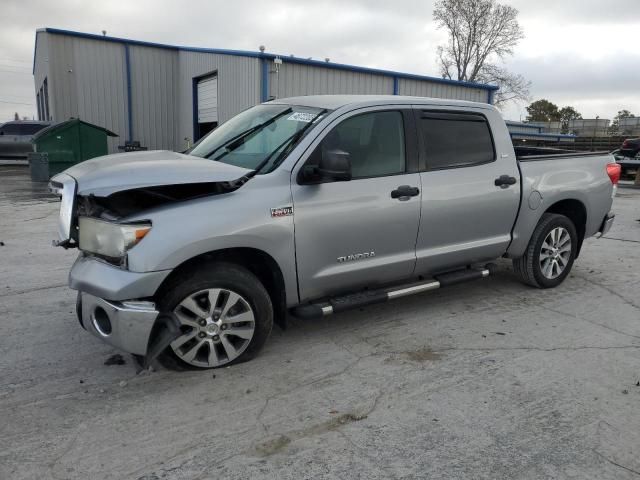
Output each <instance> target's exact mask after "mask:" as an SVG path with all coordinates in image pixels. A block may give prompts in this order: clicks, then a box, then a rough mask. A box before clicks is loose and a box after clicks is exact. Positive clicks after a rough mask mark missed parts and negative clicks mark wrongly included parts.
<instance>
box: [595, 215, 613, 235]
mask: <svg viewBox="0 0 640 480" xmlns="http://www.w3.org/2000/svg"><path fill="white" fill-rule="evenodd" d="M615 218H616V216H615V214H613V213H611V212H609V213H607V215H606V216H605V217H604V219H603V220H602V225H600V230H599V231H598V233H599V234H600V236H601V237H602V236H603V235H606V234H607V232H608V231H609V230H611V226H612V225H613V221H614V220H615Z"/></svg>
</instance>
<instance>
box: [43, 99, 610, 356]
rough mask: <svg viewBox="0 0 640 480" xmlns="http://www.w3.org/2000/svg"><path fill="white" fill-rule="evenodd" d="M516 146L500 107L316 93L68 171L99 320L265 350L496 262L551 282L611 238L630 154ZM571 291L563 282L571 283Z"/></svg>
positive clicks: (85, 306)
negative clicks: (584, 250) (326, 319)
mask: <svg viewBox="0 0 640 480" xmlns="http://www.w3.org/2000/svg"><path fill="white" fill-rule="evenodd" d="M613 161H614V160H613V157H612V156H611V155H609V154H602V153H584V152H580V153H560V154H545V155H541V154H540V153H539V152H534V154H531V152H529V154H525V155H518V156H516V153H515V152H514V149H513V146H512V143H511V137H510V136H509V132H508V130H507V127H506V125H505V123H504V120H503V119H502V116H501V115H500V113H499V112H498V110H496V109H495V108H494V107H492V106H491V105H486V104H480V103H471V102H462V101H455V100H439V99H430V98H416V97H400V96H357V95H354V96H340V95H337V96H307V97H298V98H288V99H287V98H285V99H278V100H275V101H273V102H269V103H266V104H262V105H258V106H256V107H253V108H251V109H249V110H246V111H244V112H243V113H241V114H239V115H237V116H236V117H234V118H232V119H230V120H228V121H227V122H225V123H224V124H223V125H221V126H220V127H218V128H217V129H216V130H214V131H213V132H211V133H210V134H209V135H207V136H206V137H204V138H203V139H202V140H201V141H200V142H199V143H198V144H196V145H195V146H194V147H193V148H192V149H191V150H190V151H189V152H188V155H181V154H178V153H173V152H168V151H148V152H132V153H124V154H120V155H116V156H107V157H101V158H94V159H91V160H88V161H86V162H84V163H80V164H78V165H75V166H73V167H71V168H69V169H68V170H66V171H65V172H63V173H61V174H59V175H57V176H55V177H54V178H53V179H52V180H51V184H50V185H51V189H52V191H54V192H56V193H58V194H59V195H61V197H62V202H61V208H60V221H59V226H58V227H59V240H58V241H57V242H56V243H57V245H59V246H63V247H65V248H71V247H78V248H79V250H80V255H79V256H78V259H77V260H76V262H75V264H74V266H73V268H72V269H71V273H70V275H69V284H70V286H71V288H74V289H76V290H78V291H79V292H80V293H79V296H78V302H77V312H78V315H79V320H80V323H81V325H82V326H83V327H84V328H85V329H86V330H88V331H89V332H91V333H92V334H94V335H96V336H97V337H99V338H101V339H102V340H104V341H106V342H108V343H110V344H111V345H113V346H115V347H118V348H120V349H122V350H124V351H127V352H130V353H133V354H137V355H143V356H146V357H147V362H148V361H149V358H153V355H154V354H156V353H161V356H160V359H161V360H162V361H163V362H165V365H170V366H173V367H183V366H192V367H201V368H210V367H220V366H224V365H229V364H231V363H235V362H239V361H243V360H248V359H250V358H251V357H253V356H254V355H256V353H257V352H258V351H259V350H260V348H261V347H262V345H263V344H264V342H265V341H266V339H267V337H268V336H269V332H270V331H271V327H272V324H273V323H274V322H276V323H280V324H283V323H284V321H285V318H286V313H287V311H290V312H291V313H292V314H294V315H296V316H299V317H303V318H319V317H323V316H326V315H330V314H332V313H334V312H341V311H343V310H346V309H348V308H358V307H362V306H364V305H369V304H375V303H381V302H386V301H388V300H392V299H395V298H398V297H403V296H407V295H413V294H417V293H421V292H426V291H429V290H434V289H436V288H440V287H444V286H447V285H452V284H455V283H459V282H462V281H466V280H473V279H479V278H482V277H485V276H487V275H489V274H490V273H491V271H492V270H493V268H492V267H490V266H489V265H487V262H489V261H491V260H494V259H496V258H500V257H508V258H511V259H512V260H513V265H514V269H515V273H516V275H517V276H518V277H519V278H520V279H521V280H522V281H523V282H525V283H527V284H528V285H531V286H533V287H538V288H551V287H555V286H557V285H559V284H560V283H562V281H563V280H564V279H565V278H566V277H567V276H568V274H569V272H570V271H571V267H572V265H573V262H574V260H575V259H576V258H577V257H578V254H579V253H580V248H581V246H582V242H583V240H584V239H585V238H588V237H590V236H592V235H596V234H600V235H604V234H605V233H606V232H607V231H608V230H609V228H610V227H611V224H612V223H613V219H614V215H613V213H612V212H611V204H612V201H613V196H614V194H615V189H616V184H617V183H618V176H619V174H620V167H619V166H618V165H616V164H615V163H613ZM558 295H560V294H558Z"/></svg>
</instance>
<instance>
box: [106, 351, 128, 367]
mask: <svg viewBox="0 0 640 480" xmlns="http://www.w3.org/2000/svg"><path fill="white" fill-rule="evenodd" d="M125 363H127V362H126V361H125V359H124V357H123V356H122V355H120V354H119V353H114V354H113V355H111V356H110V357H109V358H107V359H106V360H105V361H104V364H105V365H124V364H125Z"/></svg>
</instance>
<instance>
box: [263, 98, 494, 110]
mask: <svg viewBox="0 0 640 480" xmlns="http://www.w3.org/2000/svg"><path fill="white" fill-rule="evenodd" d="M268 103H276V104H278V103H281V104H286V105H300V106H304V107H316V108H326V109H329V110H335V109H337V108H340V107H344V106H347V105H349V106H360V107H368V106H375V105H385V104H396V105H397V104H407V105H442V106H452V107H483V108H487V109H493V108H495V107H493V106H491V105H489V104H488V103H477V102H467V101H465V100H451V99H443V98H430V97H407V96H403V95H307V96H303V97H288V98H278V99H276V100H272V101H270V102H268Z"/></svg>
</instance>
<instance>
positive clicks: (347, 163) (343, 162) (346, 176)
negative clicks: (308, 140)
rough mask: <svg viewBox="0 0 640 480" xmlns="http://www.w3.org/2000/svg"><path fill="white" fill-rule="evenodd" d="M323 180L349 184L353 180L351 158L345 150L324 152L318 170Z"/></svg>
mask: <svg viewBox="0 0 640 480" xmlns="http://www.w3.org/2000/svg"><path fill="white" fill-rule="evenodd" d="M316 172H317V174H318V175H319V176H320V177H321V179H322V180H333V181H335V182H348V181H349V180H351V158H350V155H349V154H348V153H347V152H345V151H343V150H328V151H325V152H322V158H321V159H320V165H318V167H317V168H316Z"/></svg>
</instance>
